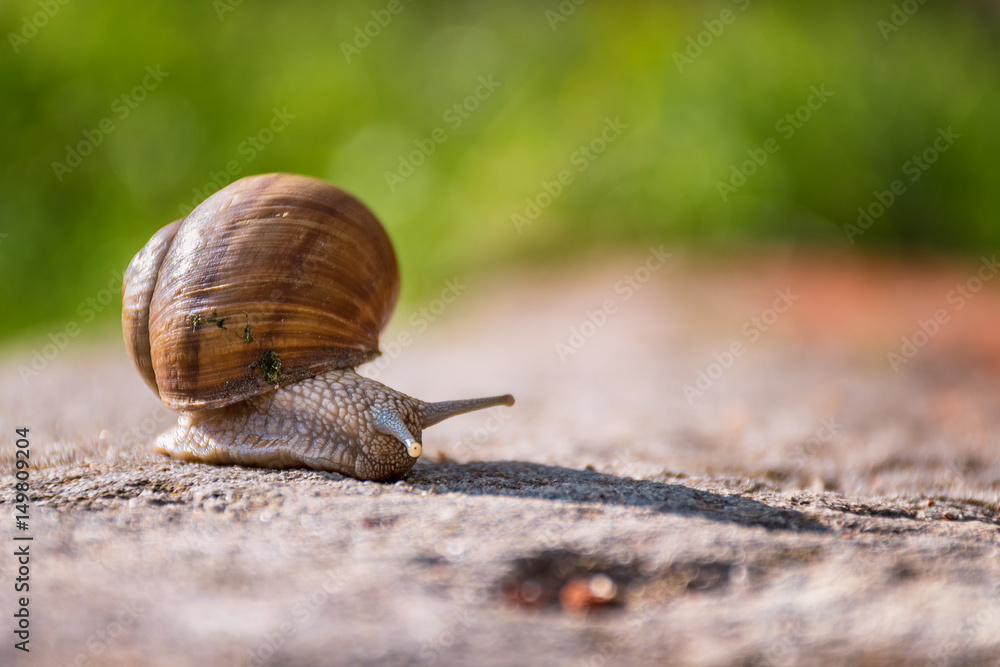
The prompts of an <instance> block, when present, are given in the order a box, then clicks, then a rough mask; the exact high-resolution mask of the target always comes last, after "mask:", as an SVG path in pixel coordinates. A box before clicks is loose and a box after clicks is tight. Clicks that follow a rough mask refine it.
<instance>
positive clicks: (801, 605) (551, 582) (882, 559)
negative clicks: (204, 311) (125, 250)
mask: <svg viewBox="0 0 1000 667" xmlns="http://www.w3.org/2000/svg"><path fill="white" fill-rule="evenodd" d="M646 259H647V258H646V257H645V256H643V255H642V254H638V255H624V256H620V257H619V258H618V259H615V260H608V259H607V257H606V256H605V257H603V258H601V259H600V260H597V259H593V260H588V261H580V262H578V263H574V264H571V265H566V266H564V267H561V268H554V269H550V270H547V271H540V270H537V269H532V270H525V271H523V272H520V273H517V274H516V275H512V276H510V277H508V278H505V279H496V280H494V281H493V282H486V281H485V280H479V281H475V282H473V281H468V282H466V281H461V282H463V283H465V284H467V285H468V288H467V289H466V290H465V291H464V292H463V293H462V295H461V296H460V297H459V298H458V300H457V301H456V302H455V303H454V304H452V305H449V306H448V307H447V308H446V309H445V310H444V312H442V313H441V314H440V316H437V317H436V318H435V321H434V322H433V323H432V324H431V325H430V326H429V327H427V328H426V330H423V329H424V326H423V325H422V324H421V323H420V319H421V318H422V317H423V316H421V315H420V314H419V308H414V309H412V310H411V309H403V310H401V311H400V312H399V313H397V317H396V320H395V321H394V324H393V326H392V327H390V329H389V331H388V332H386V334H385V335H384V336H383V349H384V350H387V351H389V350H391V349H392V343H393V342H398V341H400V340H403V341H406V340H409V339H408V338H407V337H406V336H405V335H404V334H409V335H410V336H411V337H412V340H413V343H412V344H411V345H408V346H405V347H403V348H402V349H401V350H399V351H398V354H393V355H389V357H391V358H389V357H387V361H388V362H389V363H388V365H387V367H386V368H384V369H373V368H369V369H368V373H369V374H377V375H378V379H380V380H382V381H385V382H386V383H388V384H390V385H392V386H394V387H396V388H398V389H400V390H403V391H405V392H407V393H410V394H412V395H416V396H419V397H421V398H424V399H428V400H442V399H446V398H453V397H464V396H472V395H486V394H495V393H502V392H508V391H509V392H511V393H513V394H514V395H515V396H516V398H517V404H516V405H515V406H514V407H513V408H496V409H493V410H491V411H488V412H485V413H480V414H471V415H467V416H464V417H460V418H456V419H454V420H451V421H448V422H444V423H442V424H441V425H439V426H435V427H434V428H433V429H431V430H429V431H427V432H426V433H425V438H424V446H425V449H424V452H425V453H424V456H423V458H422V460H421V461H420V462H419V463H418V464H417V466H416V467H415V468H414V470H413V472H412V473H411V474H410V475H409V476H407V477H406V478H405V479H403V480H402V481H400V482H397V483H395V484H391V485H383V484H378V483H371V482H358V481H355V480H351V479H346V478H344V477H341V476H339V475H336V474H330V473H321V472H313V471H307V470H293V471H272V470H252V469H244V468H237V467H221V468H217V467H211V466H205V465H194V464H181V463H174V462H170V461H168V460H165V459H163V458H160V457H158V456H156V455H154V454H152V453H150V452H149V449H148V442H149V441H150V440H151V439H152V437H153V436H154V435H155V434H156V433H158V432H159V431H161V430H164V429H166V428H168V427H169V426H170V425H171V424H172V422H173V419H174V416H173V414H172V413H169V412H168V411H166V410H163V409H161V408H160V407H159V403H158V402H157V400H156V398H155V397H154V396H153V395H152V393H151V392H150V391H149V390H148V389H147V388H146V387H145V385H144V384H143V383H142V381H141V380H140V379H139V377H138V375H137V374H136V373H135V372H134V371H133V370H132V368H131V366H130V365H129V362H128V359H127V358H126V356H125V353H124V350H123V348H122V346H121V344H120V343H118V342H117V341H116V342H114V343H110V342H109V343H106V344H103V345H95V344H89V343H86V342H84V341H83V340H79V341H73V342H72V343H71V344H70V345H69V347H68V348H67V349H66V350H65V351H63V352H62V353H60V354H59V355H58V356H57V357H56V358H55V359H54V360H52V361H51V362H50V363H49V365H48V367H47V368H45V370H44V371H43V372H42V373H41V374H40V375H39V376H38V377H34V378H31V379H30V380H29V381H28V382H27V383H25V382H23V381H22V379H21V378H20V376H19V374H18V366H19V365H20V364H23V363H26V360H28V359H30V356H31V347H32V344H31V343H30V342H29V344H28V346H27V347H26V348H22V349H18V350H10V351H8V352H7V353H6V354H5V355H4V357H3V358H2V359H0V370H2V373H0V471H2V472H3V476H2V477H0V480H2V481H0V485H2V487H3V496H2V497H3V499H4V500H5V501H8V500H9V499H10V498H11V490H12V485H13V477H12V474H11V473H12V471H13V453H12V452H13V443H12V437H13V432H14V429H15V428H17V427H19V426H29V427H30V428H31V436H32V458H33V461H32V462H33V465H34V466H36V469H34V470H33V471H32V482H31V483H32V489H33V490H32V496H33V503H32V509H31V531H30V532H31V534H33V535H34V541H33V542H32V543H31V551H32V562H31V578H32V579H31V602H30V610H31V633H32V634H31V644H30V646H31V653H30V654H27V655H26V654H23V653H20V652H18V651H15V650H14V649H13V648H12V644H13V640H12V639H11V634H10V632H9V629H10V628H11V626H12V621H11V616H10V614H12V613H13V611H14V604H15V603H14V599H13V597H12V594H11V586H12V584H13V579H14V577H15V565H14V560H13V558H12V557H11V556H9V555H8V556H5V557H3V558H0V580H2V582H3V584H2V590H3V591H4V593H3V595H2V596H0V603H2V605H3V612H2V615H3V617H4V618H6V619H7V620H6V621H5V622H4V627H6V628H8V629H7V630H5V631H4V636H5V637H6V638H5V639H4V641H3V644H2V646H0V663H2V664H3V665H32V666H34V665H39V666H41V665H45V666H49V665H71V664H74V665H156V666H159V665H163V666H167V665H169V666H186V665H268V666H272V667H278V666H293V665H302V666H306V665H339V664H377V665H435V664H436V665H468V664H476V665H481V666H484V667H485V666H488V665H564V664H566V665H594V666H599V665H612V664H619V665H666V664H677V665H734V664H745V665H835V664H850V665H920V664H935V665H944V664H951V665H998V664H1000V560H998V556H1000V507H998V503H1000V456H998V453H1000V452H998V447H997V443H998V435H1000V410H998V407H1000V391H998V389H997V386H998V385H997V382H996V380H997V376H998V372H1000V336H998V333H997V332H998V328H997V324H1000V281H997V284H992V283H990V282H987V283H986V285H985V288H983V289H982V290H981V291H977V292H972V291H971V290H972V288H975V287H977V286H978V285H977V284H976V282H975V281H973V282H972V283H971V284H970V285H968V289H969V291H968V292H967V294H966V295H965V296H961V298H959V297H957V296H956V293H952V292H951V291H952V290H954V289H955V288H956V286H958V285H965V284H966V283H967V281H969V279H970V278H972V277H973V276H975V275H976V272H977V271H978V270H979V265H977V264H976V263H975V262H972V263H969V264H965V265H954V264H951V265H944V264H935V263H926V262H925V263H921V264H919V265H913V264H904V263H900V262H893V261H886V260H876V259H859V258H850V257H844V256H836V255H818V254H815V253H809V252H804V251H797V250H796V249H793V248H790V249H787V250H783V251H772V252H769V253H768V254H766V255H763V256H756V257H745V256H743V257H731V258H724V257H716V258H713V259H706V258H697V257H691V256H681V253H677V254H675V256H674V257H673V258H672V259H671V260H670V261H669V262H668V264H667V265H666V266H665V267H664V268H661V269H659V270H657V271H655V272H652V274H651V277H650V279H649V280H648V281H647V282H644V283H639V282H636V283H635V284H636V285H640V286H641V288H640V289H637V290H634V289H631V288H627V287H625V285H626V284H627V283H624V282H622V283H619V282H618V281H622V280H623V279H624V278H625V276H634V278H635V279H639V280H641V279H643V278H645V277H647V274H646V273H644V272H643V271H642V270H639V271H638V272H637V269H639V267H641V266H642V265H643V263H644V262H645V261H646ZM986 273H987V272H985V270H984V275H986ZM616 285H617V287H618V289H617V290H616ZM630 290H631V294H630V298H628V299H626V296H627V295H629V292H630ZM777 290H790V292H791V298H794V303H793V305H792V306H791V307H790V308H789V309H788V312H785V313H782V314H776V313H772V312H769V310H768V309H769V308H771V307H772V306H773V304H774V302H775V300H776V299H777V298H779V297H778V296H777V295H776V291H777ZM958 294H961V293H958ZM608 299H610V300H612V302H613V303H612V304H611V305H613V306H614V310H615V312H613V313H612V314H610V315H609V316H607V318H606V322H604V323H603V325H602V326H600V327H590V326H589V325H584V324H583V323H584V322H586V321H587V318H588V311H590V312H596V311H597V310H598V309H600V308H601V307H602V304H603V302H605V300H608ZM960 303H961V306H962V307H961V308H959V304H960ZM427 305H429V306H433V304H427ZM779 305H780V304H779ZM938 310H943V311H944V314H945V315H946V316H947V318H946V319H947V321H946V322H945V323H944V324H942V325H940V326H939V327H938V330H937V331H936V332H935V335H934V336H933V337H929V342H927V344H926V345H924V346H923V347H920V348H919V350H916V349H915V351H916V354H915V355H914V356H913V358H912V359H905V358H902V357H901V358H902V359H903V361H902V362H900V363H898V364H897V366H898V368H897V369H896V371H898V372H895V371H894V369H893V368H892V366H891V364H890V361H889V360H888V359H887V353H888V352H890V351H896V352H899V350H900V348H901V347H902V341H901V338H902V337H903V336H907V337H911V338H912V337H913V335H914V333H915V332H916V331H919V328H920V322H921V321H927V320H928V319H930V318H933V317H934V315H935V313H936V311H938ZM411 313H416V315H415V320H411V318H410V316H411ZM752 318H758V320H757V322H759V326H758V324H757V322H755V321H754V319H752ZM595 319H598V320H600V319H601V318H599V317H597V318H595ZM574 327H575V328H576V329H577V330H578V331H581V332H582V334H590V335H589V337H586V338H582V337H581V338H578V339H574V338H572V337H571V336H572V331H571V330H572V329H573V328H574ZM927 328H929V329H932V330H933V329H934V327H933V326H930V325H927ZM765 329H766V330H765ZM401 336H402V338H400V337H401ZM917 338H918V339H919V342H924V337H922V336H917ZM45 342H46V340H45V339H44V336H43V337H40V338H39V341H38V343H37V346H38V347H41V345H43V344H44V343H45ZM560 342H561V343H563V344H565V345H566V346H567V347H566V348H558V350H562V353H563V354H562V357H561V356H560V353H559V351H558V350H557V345H556V344H557V343H560ZM581 343H582V345H581ZM734 343H741V344H742V346H743V347H742V354H740V355H738V356H735V357H733V358H732V359H729V358H727V357H726V354H725V352H726V351H727V350H729V349H730V348H731V346H732V345H733V344H734ZM574 344H575V345H577V346H579V349H576V348H575V347H573V345H574ZM567 349H569V350H573V351H572V353H567V352H566V350H567ZM717 359H721V361H717ZM723 362H725V365H728V366H729V368H725V369H723V368H722V366H723ZM716 363H718V364H719V365H718V366H713V364H716ZM699 371H704V372H705V373H706V376H705V377H704V378H702V380H701V385H700V386H701V388H702V389H701V390H700V391H701V393H700V394H697V395H696V394H693V393H691V392H688V395H687V396H686V395H685V392H684V385H692V386H695V385H696V381H697V380H698V376H699ZM7 504H8V505H9V504H10V503H9V502H8V503H7ZM12 511H13V508H12V507H5V508H4V516H5V517H7V519H6V520H4V521H3V522H2V526H0V532H2V535H0V539H3V540H4V545H5V546H4V547H3V551H4V553H7V552H9V551H12V550H13V546H12V545H13V544H14V542H13V541H12V537H13V533H14V532H15V531H14V527H13V519H12V518H11V516H10V515H11V512H12Z"/></svg>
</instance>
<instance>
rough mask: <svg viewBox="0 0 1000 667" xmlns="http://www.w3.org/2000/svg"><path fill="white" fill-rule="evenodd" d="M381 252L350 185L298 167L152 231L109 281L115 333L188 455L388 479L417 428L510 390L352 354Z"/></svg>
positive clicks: (371, 335) (383, 297)
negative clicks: (469, 385)
mask: <svg viewBox="0 0 1000 667" xmlns="http://www.w3.org/2000/svg"><path fill="white" fill-rule="evenodd" d="M398 293H399V272H398V268H397V263H396V257H395V252H394V251H393V248H392V244H391V242H390V241H389V237H388V235H387V234H386V233H385V230H384V229H383V228H382V226H381V224H380V223H379V222H378V219H377V218H376V217H375V216H374V214H372V213H371V212H370V211H369V210H368V209H367V208H366V207H365V206H364V205H363V204H361V203H360V202H359V201H358V200H357V199H355V198H354V197H352V196H351V195H349V194H347V193H346V192H343V191H341V190H339V189H337V188H335V187H333V186H331V185H328V184H326V183H323V182H322V181H318V180H315V179H310V178H306V177H304V176H295V175H290V174H267V175H261V176H250V177H247V178H243V179H240V180H238V181H236V182H234V183H232V184H230V185H229V186H227V187H225V188H223V189H222V190H220V191H218V192H216V193H215V194H214V195H212V196H211V197H209V198H208V199H206V200H205V201H204V202H203V203H202V204H200V205H199V206H198V207H197V208H195V209H194V210H193V211H192V212H191V214H190V215H188V216H187V218H184V219H183V220H178V221H175V222H173V223H171V224H170V225H167V226H166V227H164V228H163V229H161V230H160V231H158V232H157V233H156V234H155V235H154V236H153V238H152V239H150V241H149V243H147V245H146V246H145V247H144V248H143V249H142V250H141V251H140V252H139V253H138V254H137V255H136V257H135V258H134V259H133V260H132V262H131V264H130V265H129V267H128V270H127V271H126V273H125V280H124V286H123V288H122V303H123V308H122V328H123V330H124V334H125V341H126V347H127V348H128V351H129V355H130V357H131V358H132V361H133V363H134V365H135V366H136V368H137V370H138V371H139V373H140V374H141V375H142V377H143V379H144V380H145V381H146V383H147V384H148V385H149V386H150V388H151V389H153V391H155V392H156V393H157V395H158V396H159V397H160V399H161V400H162V401H163V403H164V404H165V405H167V406H168V407H171V408H174V409H177V410H179V411H180V412H181V416H180V418H179V420H178V424H177V426H176V427H175V428H174V429H173V430H171V431H168V432H167V433H164V434H162V435H161V436H159V437H158V438H157V439H156V443H155V445H154V447H155V449H156V450H157V451H159V452H161V453H164V454H167V455H169V456H171V457H174V458H177V459H182V460H186V461H197V462H203V463H213V464H240V465H249V466H261V467H270V468H288V467H309V468H314V469H317V470H331V471H335V472H339V473H342V474H344V475H348V476H351V477H356V478H358V479H372V480H383V481H385V480H392V479H398V478H399V477H401V476H403V475H404V474H406V472H408V471H409V470H410V468H412V467H413V464H414V463H415V462H416V460H417V458H418V457H419V456H420V453H421V450H422V444H421V443H422V431H423V429H425V428H427V427H429V426H431V425H433V424H436V423H437V422H439V421H441V420H442V419H446V418H448V417H451V416H454V415H457V414H462V413H464V412H469V411H471V410H478V409H481V408H485V407H490V406H493V405H512V404H513V401H514V399H513V397H511V396H510V395H504V396H495V397H490V398H484V399H469V400H462V401H447V402H443V403H427V402H424V401H420V400H418V399H414V398H411V397H409V396H407V395H405V394H403V393H401V392H398V391H396V390H394V389H391V388H390V387H387V386H385V385H383V384H381V383H379V382H376V381H374V380H371V379H369V378H365V377H363V376H361V375H358V374H357V373H356V372H355V370H354V369H355V368H356V367H357V366H358V365H360V364H362V363H364V362H366V361H369V360H371V359H373V358H375V357H376V356H378V354H379V350H378V336H379V333H380V332H381V330H382V329H383V328H384V326H385V324H386V323H387V321H388V320H389V317H390V316H391V314H392V310H393V308H394V307H395V303H396V299H397V296H398Z"/></svg>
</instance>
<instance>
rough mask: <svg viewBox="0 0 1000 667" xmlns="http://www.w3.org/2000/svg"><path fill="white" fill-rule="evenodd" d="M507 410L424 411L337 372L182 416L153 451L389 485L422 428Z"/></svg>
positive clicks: (498, 400) (419, 404) (411, 458)
mask: <svg viewBox="0 0 1000 667" xmlns="http://www.w3.org/2000/svg"><path fill="white" fill-rule="evenodd" d="M513 402H514V399H513V398H512V397H511V396H509V395H508V396H497V397H492V398H485V399H471V400H468V401H453V402H448V403H425V402H423V401H420V400H418V399H415V398H411V397H409V396H407V395H406V394H403V393H401V392H398V391H396V390H395V389H391V388H389V387H387V386H385V385H383V384H381V383H379V382H376V381H374V380H371V379H368V378H365V377H363V376H361V375H358V374H357V373H355V372H354V371H353V370H350V369H346V370H337V371H330V372H328V373H324V374H322V375H318V376H316V377H313V378H309V379H306V380H302V381H300V382H297V383H295V384H292V385H289V386H287V387H283V388H281V389H277V390H275V391H273V392H270V393H267V394H262V395H259V396H256V397H254V398H252V399H249V400H247V401H243V402H240V403H235V404H233V405H229V406H226V407H224V408H220V409H217V410H209V411H202V412H194V413H182V414H181V417H180V419H179V421H178V424H177V427H176V428H175V429H174V430H173V431H170V432H167V433H164V434H163V435H161V436H160V437H159V438H158V439H157V441H156V445H155V448H156V450H157V451H159V452H161V453H163V454H167V455H169V456H172V457H174V458H177V459H181V460H186V461H192V462H200V463H212V464H216V465H226V464H238V465H247V466H259V467H267V468H296V467H307V468H313V469H315V470H330V471H334V472H339V473H341V474H343V475H347V476H349V477H355V478H357V479H363V480H375V481H392V480H396V479H399V478H400V477H402V476H403V475H405V474H406V473H407V472H409V470H410V468H412V467H413V464H414V463H416V461H417V457H419V456H420V451H421V445H420V442H421V434H422V430H423V428H426V427H427V426H430V425H432V424H435V423H437V422H438V421H440V420H441V419H445V418H447V417H449V416H452V415H455V414H460V413H462V412H468V411H470V410H476V409H480V408H482V407H488V406H490V405H512V404H513ZM387 415H391V416H396V417H398V419H399V420H400V421H401V422H402V425H403V427H404V428H405V429H406V431H407V432H408V434H409V435H412V437H413V441H415V442H413V441H411V443H410V446H409V448H408V447H407V446H406V445H405V444H404V443H403V441H402V440H400V438H399V437H397V436H394V435H390V434H388V433H385V432H384V431H383V430H381V429H384V428H386V427H385V426H384V425H382V426H380V424H381V423H382V422H383V421H384V420H385V418H386V416H387ZM397 428H398V427H397ZM404 437H405V436H404Z"/></svg>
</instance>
